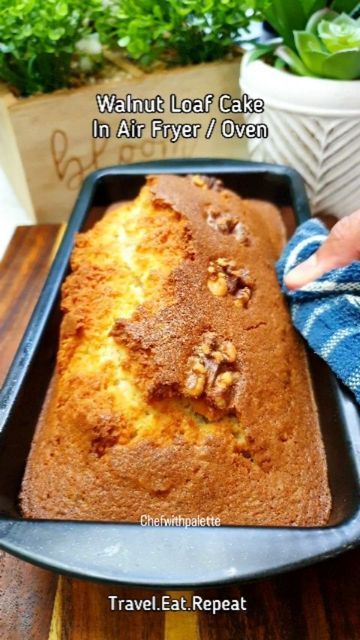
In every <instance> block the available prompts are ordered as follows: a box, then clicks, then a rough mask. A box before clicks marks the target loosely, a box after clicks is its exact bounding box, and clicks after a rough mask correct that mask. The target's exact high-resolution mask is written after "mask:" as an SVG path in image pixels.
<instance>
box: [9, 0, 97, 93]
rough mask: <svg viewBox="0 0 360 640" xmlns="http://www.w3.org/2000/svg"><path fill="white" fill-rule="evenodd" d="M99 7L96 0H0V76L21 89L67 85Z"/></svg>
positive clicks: (51, 89)
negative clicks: (75, 58) (78, 46)
mask: <svg viewBox="0 0 360 640" xmlns="http://www.w3.org/2000/svg"><path fill="white" fill-rule="evenodd" d="M100 10H101V3H100V0H0V79H1V80H3V81H5V82H7V83H8V84H9V85H10V86H12V87H13V88H15V90H16V91H17V92H18V93H20V94H21V95H30V94H33V93H37V92H39V91H42V92H48V91H53V90H55V89H58V88H60V87H64V86H67V85H68V84H69V79H70V75H71V64H72V59H73V56H74V52H76V43H77V42H78V41H79V40H81V39H83V38H86V37H87V36H88V35H89V34H90V33H91V30H92V28H93V27H92V23H93V21H94V20H95V17H96V14H97V12H99V11H100ZM79 53H81V52H79V51H78V53H77V55H78V56H79Z"/></svg>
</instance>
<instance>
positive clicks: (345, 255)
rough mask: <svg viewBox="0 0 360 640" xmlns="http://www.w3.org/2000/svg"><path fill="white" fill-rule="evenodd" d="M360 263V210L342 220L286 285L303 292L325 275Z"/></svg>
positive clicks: (293, 272)
mask: <svg viewBox="0 0 360 640" xmlns="http://www.w3.org/2000/svg"><path fill="white" fill-rule="evenodd" d="M354 260H360V209H358V210H357V211H355V212H354V213H352V214H351V215H350V216H346V217H345V218H341V220H339V222H337V223H336V224H335V225H334V227H333V228H332V229H331V231H330V233H329V235H328V237H327V238H326V240H325V242H324V243H323V244H322V245H321V247H319V249H318V250H317V251H316V252H315V253H313V255H312V256H310V258H308V259H307V260H305V262H302V263H301V264H299V265H298V266H297V267H295V268H294V269H292V270H291V271H289V273H288V274H287V275H286V276H285V278H284V282H285V284H286V286H287V287H288V289H299V288H300V287H303V286H305V285H306V284H308V283H309V282H312V281H313V280H317V278H320V276H322V275H323V274H324V273H327V272H328V271H331V270H332V269H337V268H338V267H345V266H346V265H347V264H350V262H353V261H354Z"/></svg>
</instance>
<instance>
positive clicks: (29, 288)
mask: <svg viewBox="0 0 360 640" xmlns="http://www.w3.org/2000/svg"><path fill="white" fill-rule="evenodd" d="M61 233H62V231H60V230H59V226H58V225H39V226H28V227H27V226H26V227H18V228H17V229H16V231H15V234H14V236H13V238H12V241H11V243H10V245H9V247H8V249H7V251H6V253H5V255H4V258H3V260H2V263H1V272H0V344H1V359H0V383H1V382H2V381H3V379H4V377H5V373H6V371H7V369H8V367H9V365H10V363H11V360H12V357H13V355H14V353H15V351H16V349H17V346H18V344H19V342H20V338H21V336H22V335H23V333H24V330H25V328H26V325H27V323H28V320H29V318H30V315H31V313H32V311H33V308H34V306H35V304H36V302H37V299H38V296H39V293H40V291H41V288H42V286H43V283H44V281H45V278H46V276H47V273H48V270H49V267H50V264H51V262H52V258H53V254H54V251H55V249H56V246H57V244H58V243H59V241H60V237H61Z"/></svg>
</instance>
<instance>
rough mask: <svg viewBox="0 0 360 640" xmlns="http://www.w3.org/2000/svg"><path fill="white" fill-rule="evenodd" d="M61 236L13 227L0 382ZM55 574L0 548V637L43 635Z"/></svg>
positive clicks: (4, 284)
mask: <svg viewBox="0 0 360 640" xmlns="http://www.w3.org/2000/svg"><path fill="white" fill-rule="evenodd" d="M60 236H61V230H60V229H59V227H58V226H46V227H44V226H41V227H31V226H29V227H18V228H17V230H16V232H15V234H14V236H13V239H12V241H11V243H10V245H9V247H8V250H7V252H6V254H5V256H4V258H3V261H2V263H1V269H0V344H1V358H0V383H1V382H2V381H3V379H4V377H5V374H6V371H7V369H8V367H9V365H10V363H11V360H12V358H13V355H14V353H15V351H16V348H17V346H18V343H19V341H20V339H21V336H22V333H23V331H24V329H25V327H26V324H27V322H28V319H29V317H30V315H31V312H32V310H33V307H34V305H35V303H36V300H37V297H38V295H39V292H40V289H41V287H42V285H43V282H44V280H45V278H46V275H47V272H48V269H49V266H50V264H51V261H52V256H53V252H54V250H55V247H56V245H57V243H58V242H59V239H60ZM56 583H57V576H56V575H55V574H53V573H50V572H49V571H44V570H43V569H39V568H38V567H34V566H32V565H31V564H28V563H27V562H22V561H21V560H18V559H17V558H14V557H12V556H10V555H8V554H6V553H4V552H0V638H1V639H4V640H46V639H47V638H48V633H49V626H50V620H51V614H52V608H53V601H54V596H55V590H56Z"/></svg>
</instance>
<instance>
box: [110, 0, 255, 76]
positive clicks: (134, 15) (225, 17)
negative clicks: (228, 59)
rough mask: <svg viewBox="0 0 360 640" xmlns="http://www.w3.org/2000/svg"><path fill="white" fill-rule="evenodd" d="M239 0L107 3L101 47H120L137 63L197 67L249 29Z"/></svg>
mask: <svg viewBox="0 0 360 640" xmlns="http://www.w3.org/2000/svg"><path fill="white" fill-rule="evenodd" d="M251 5H252V2H251V1H250V0H249V1H246V0H243V1H239V0H157V1H156V2H155V1H153V0H115V1H111V0H108V3H107V6H109V8H110V13H111V18H109V16H106V17H104V16H103V17H100V18H99V21H98V22H97V28H98V30H99V32H100V34H101V37H102V40H103V42H105V43H106V44H107V45H108V46H110V47H115V46H116V45H117V46H120V47H121V48H123V49H124V50H125V52H126V54H127V55H128V56H129V57H130V58H132V59H134V60H136V61H137V62H138V63H139V64H141V65H144V66H148V65H151V64H153V63H154V62H155V61H158V60H160V61H162V62H164V63H166V64H168V65H169V64H170V65H171V64H189V63H199V62H205V61H210V60H215V59H217V58H221V57H223V56H224V55H225V54H226V53H227V52H228V51H229V50H230V49H231V47H232V46H233V45H234V42H236V39H237V38H238V36H239V29H241V28H245V27H247V26H248V24H249V20H250V18H249V15H248V13H247V10H248V9H249V7H251Z"/></svg>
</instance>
